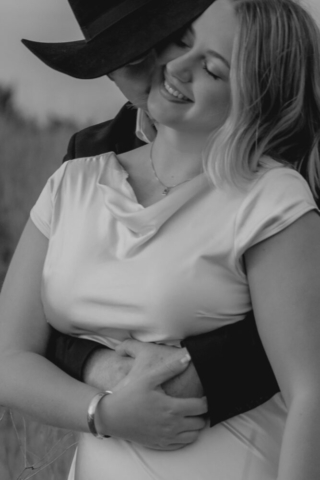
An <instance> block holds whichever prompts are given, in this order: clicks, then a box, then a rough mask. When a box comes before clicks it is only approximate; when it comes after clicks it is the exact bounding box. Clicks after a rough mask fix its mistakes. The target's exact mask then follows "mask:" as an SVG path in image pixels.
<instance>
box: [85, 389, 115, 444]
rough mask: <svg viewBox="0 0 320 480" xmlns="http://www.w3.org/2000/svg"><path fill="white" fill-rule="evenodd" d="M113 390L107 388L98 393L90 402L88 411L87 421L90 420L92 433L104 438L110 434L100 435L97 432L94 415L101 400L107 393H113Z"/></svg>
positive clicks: (89, 424)
mask: <svg viewBox="0 0 320 480" xmlns="http://www.w3.org/2000/svg"><path fill="white" fill-rule="evenodd" d="M111 394H112V392H111V390H105V391H104V392H99V393H97V394H96V395H95V396H94V397H93V399H92V400H91V402H90V405H89V408H88V413H87V421H88V427H89V430H90V432H91V433H92V435H94V436H95V437H97V438H99V439H102V438H109V437H110V435H100V433H98V432H97V429H96V425H95V423H94V416H95V414H96V410H97V406H98V405H99V403H100V401H101V400H102V399H103V398H104V397H105V396H106V395H111Z"/></svg>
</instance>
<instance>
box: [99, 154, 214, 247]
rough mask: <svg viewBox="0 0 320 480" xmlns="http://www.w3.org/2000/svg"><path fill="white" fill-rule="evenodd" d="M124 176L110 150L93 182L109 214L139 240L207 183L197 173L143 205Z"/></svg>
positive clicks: (200, 190) (204, 177)
mask: <svg viewBox="0 0 320 480" xmlns="http://www.w3.org/2000/svg"><path fill="white" fill-rule="evenodd" d="M128 177H129V174H128V172H127V171H126V170H125V169H124V168H123V166H122V165H121V163H120V162H119V160H118V158H117V156H116V155H115V153H113V152H112V153H110V154H109V157H108V158H107V159H106V166H105V169H103V171H102V172H101V174H100V176H99V178H98V181H97V185H98V188H99V189H100V191H101V193H102V195H103V200H104V204H105V206H106V208H107V209H108V210H109V212H110V213H111V215H112V216H113V217H114V218H115V219H117V220H118V221H119V222H120V223H121V224H122V225H124V226H125V227H126V228H127V229H128V230H129V231H130V232H132V234H133V235H135V236H136V237H139V239H140V241H139V243H140V244H141V242H143V241H146V240H148V239H150V238H151V237H152V236H153V235H155V234H156V232H157V231H158V230H159V229H160V228H161V227H162V226H163V225H164V224H165V223H166V222H167V221H168V220H169V219H170V218H171V217H172V216H173V215H175V214H176V213H177V212H178V211H179V210H180V209H181V208H183V207H184V206H186V204H187V203H188V202H189V201H190V200H191V199H193V198H194V197H195V196H196V195H197V194H199V193H201V192H202V191H203V190H204V188H205V187H206V186H208V185H209V182H208V180H207V178H206V176H205V174H204V173H200V174H199V175H197V176H195V177H194V178H192V179H191V180H189V181H188V182H186V183H183V184H181V185H179V186H178V187H176V188H175V189H174V190H172V191H171V192H170V194H169V195H167V196H165V197H163V198H162V199H161V200H159V201H158V202H156V203H153V204H152V205H149V206H147V207H144V206H143V205H141V204H140V203H139V202H138V200H137V197H136V195H135V193H134V191H133V188H132V187H131V185H130V183H129V182H128Z"/></svg>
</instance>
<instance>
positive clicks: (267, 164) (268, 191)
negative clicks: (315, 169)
mask: <svg viewBox="0 0 320 480" xmlns="http://www.w3.org/2000/svg"><path fill="white" fill-rule="evenodd" d="M294 192H295V193H296V194H298V193H299V192H300V194H301V193H302V192H303V193H304V195H306V196H307V197H309V198H313V196H312V193H311V190H310V187H309V185H308V183H307V181H306V180H305V178H304V177H303V176H302V175H301V174H300V173H299V172H298V171H297V170H296V169H295V168H294V167H293V166H291V165H287V164H283V163H280V162H279V161H276V160H274V159H272V158H270V157H263V158H262V160H261V165H260V170H259V172H258V173H257V175H256V177H255V179H254V180H253V181H252V183H251V185H250V188H248V190H247V192H246V196H247V198H250V196H254V197H256V196H257V195H265V196H266V197H269V196H270V197H271V196H273V195H278V194H279V195H281V196H285V194H287V195H292V193H294Z"/></svg>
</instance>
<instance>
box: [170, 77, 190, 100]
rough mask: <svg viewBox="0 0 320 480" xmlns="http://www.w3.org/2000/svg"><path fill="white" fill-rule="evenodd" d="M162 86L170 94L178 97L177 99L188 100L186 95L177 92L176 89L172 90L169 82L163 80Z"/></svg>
mask: <svg viewBox="0 0 320 480" xmlns="http://www.w3.org/2000/svg"><path fill="white" fill-rule="evenodd" d="M164 88H165V89H166V90H167V92H169V93H170V94H171V95H173V96H174V97H176V98H179V100H189V99H188V98H187V97H185V96H184V95H182V93H180V92H178V91H177V90H174V89H173V88H172V87H171V86H170V85H169V83H168V82H167V81H166V80H165V81H164Z"/></svg>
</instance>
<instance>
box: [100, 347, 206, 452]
mask: <svg viewBox="0 0 320 480" xmlns="http://www.w3.org/2000/svg"><path fill="white" fill-rule="evenodd" d="M175 350H176V352H175V355H172V356H171V357H170V359H167V360H164V361H163V362H161V363H156V362H151V363H150V365H149V368H148V369H146V368H145V366H143V367H142V363H143V362H136V363H134V365H133V367H132V369H131V371H130V372H129V374H128V375H127V376H126V377H125V378H124V379H123V380H122V381H121V382H120V383H119V384H118V385H117V387H116V388H115V389H114V393H113V395H109V396H107V397H105V398H104V399H103V400H102V401H101V403H100V405H99V408H98V412H97V428H98V431H99V432H103V433H105V434H107V435H110V436H112V437H119V438H122V439H126V440H128V441H132V442H136V443H139V444H141V445H145V446H147V447H149V448H153V449H157V450H177V449H179V448H182V447H184V446H186V445H188V444H190V443H193V442H194V441H195V440H196V439H197V438H198V436H199V433H200V431H201V430H202V429H203V428H204V427H205V424H206V422H205V420H204V418H203V415H204V414H205V413H206V412H207V402H206V399H205V398H189V399H182V398H172V397H170V396H168V395H166V394H165V393H164V392H163V390H162V389H161V388H160V385H162V384H163V383H165V382H166V380H168V379H169V378H170V377H172V376H176V375H179V374H180V373H182V372H183V371H184V370H185V369H186V368H187V366H188V364H189V361H190V357H189V355H188V354H187V353H186V350H185V349H175Z"/></svg>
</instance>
